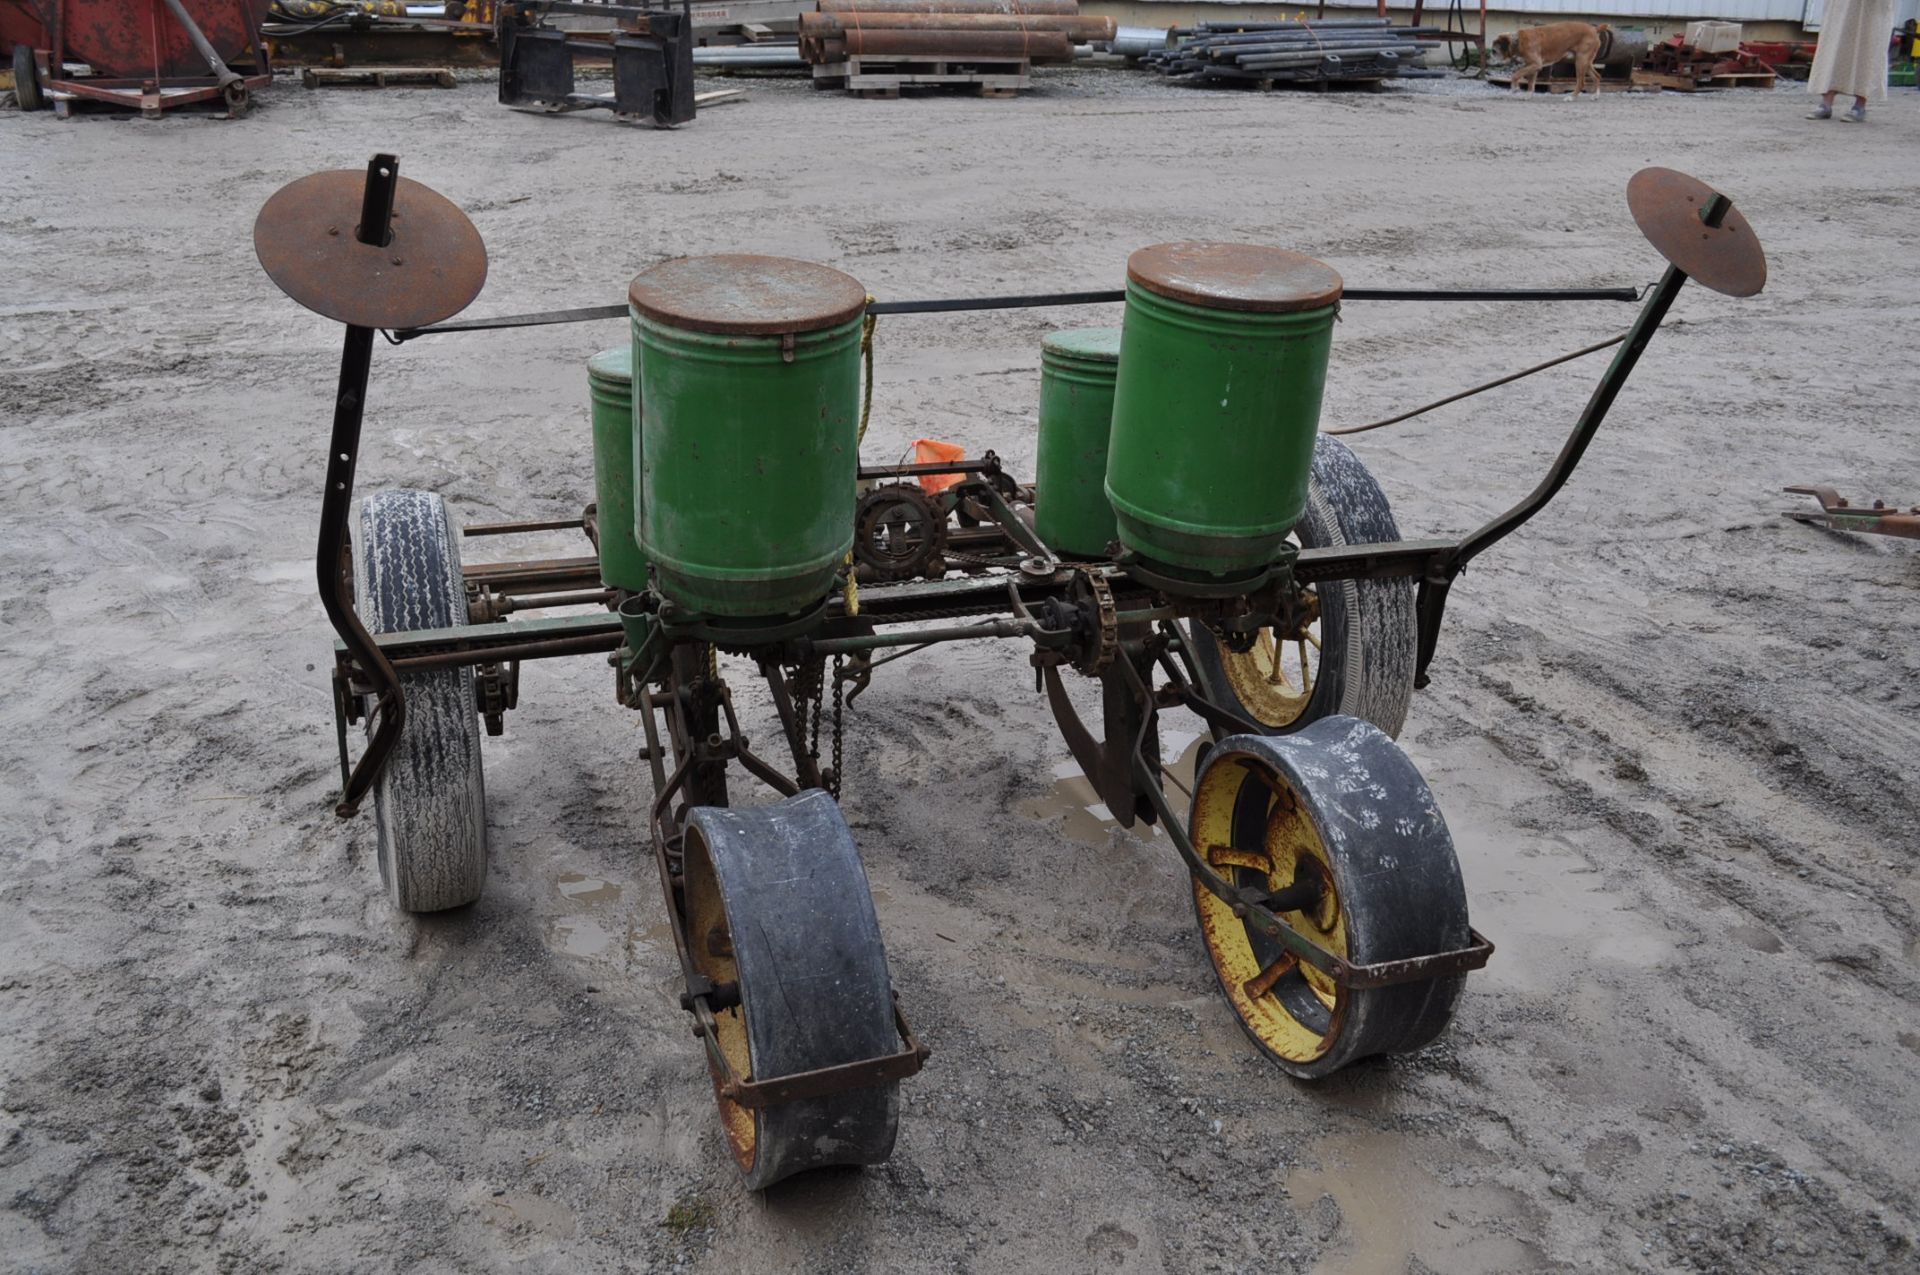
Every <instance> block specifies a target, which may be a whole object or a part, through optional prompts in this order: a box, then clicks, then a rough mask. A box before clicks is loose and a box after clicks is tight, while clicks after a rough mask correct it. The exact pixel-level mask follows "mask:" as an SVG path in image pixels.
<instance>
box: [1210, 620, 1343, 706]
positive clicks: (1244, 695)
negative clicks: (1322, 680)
mask: <svg viewBox="0 0 1920 1275" xmlns="http://www.w3.org/2000/svg"><path fill="white" fill-rule="evenodd" d="M1310 614H1311V615H1312V617H1313V618H1312V621H1311V622H1310V623H1309V624H1307V625H1306V627H1304V628H1302V629H1301V630H1300V631H1299V632H1297V633H1294V634H1291V635H1282V634H1280V633H1278V632H1276V631H1275V630H1274V629H1271V628H1265V629H1261V630H1260V632H1259V633H1258V634H1256V635H1255V636H1254V639H1253V648H1252V649H1251V650H1248V651H1229V650H1228V649H1227V648H1226V647H1224V646H1222V647H1221V648H1220V665H1221V667H1222V668H1223V669H1224V670H1225V671H1226V675H1227V685H1228V686H1230V687H1231V688H1232V689H1233V694H1234V697H1235V698H1236V699H1238V700H1239V701H1240V704H1241V706H1242V707H1244V708H1245V709H1246V710H1247V714H1248V716H1250V717H1252V718H1253V719H1254V720H1255V721H1257V722H1259V723H1260V724H1261V725H1262V726H1265V727H1268V728H1269V729H1276V730H1277V729H1279V728H1280V727H1283V726H1291V725H1293V723H1294V722H1296V721H1298V720H1299V719H1300V715H1301V714H1302V713H1304V712H1306V711H1307V702H1308V701H1309V700H1311V699H1312V698H1313V688H1314V684H1315V683H1316V682H1317V681H1318V680H1319V677H1320V617H1319V608H1318V607H1315V608H1313V610H1312V612H1311V613H1310Z"/></svg>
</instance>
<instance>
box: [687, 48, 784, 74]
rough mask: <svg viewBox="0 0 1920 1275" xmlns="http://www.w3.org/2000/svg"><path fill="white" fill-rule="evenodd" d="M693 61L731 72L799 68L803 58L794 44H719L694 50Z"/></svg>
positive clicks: (697, 64)
mask: <svg viewBox="0 0 1920 1275" xmlns="http://www.w3.org/2000/svg"><path fill="white" fill-rule="evenodd" d="M693 64H694V65H695V66H713V67H720V68H722V69H723V70H734V71H742V70H761V69H768V70H771V69H780V68H796V67H802V66H805V65H806V60H805V59H804V58H802V57H801V56H800V47H799V46H798V45H794V44H720V45H709V46H707V47H706V48H701V49H695V50H694V51H693Z"/></svg>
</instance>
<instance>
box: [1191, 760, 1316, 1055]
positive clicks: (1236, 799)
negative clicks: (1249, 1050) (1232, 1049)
mask: <svg viewBox="0 0 1920 1275" xmlns="http://www.w3.org/2000/svg"><path fill="white" fill-rule="evenodd" d="M1255 766H1259V767H1260V771H1259V773H1258V774H1257V775H1256V774H1254V773H1253V771H1252V769H1251V768H1252V767H1255ZM1249 785H1253V786H1254V788H1255V790H1256V791H1258V792H1261V793H1264V794H1265V795H1264V797H1256V798H1252V800H1256V801H1259V802H1261V808H1263V809H1264V817H1263V819H1262V821H1261V824H1262V826H1261V833H1260V835H1259V837H1258V843H1257V844H1247V842H1249V841H1252V840H1254V838H1253V837H1251V836H1247V835H1243V837H1242V839H1241V840H1240V841H1238V842H1236V841H1235V839H1234V835H1233V834H1234V831H1235V824H1236V823H1239V824H1240V826H1241V829H1242V831H1243V834H1244V833H1246V832H1248V831H1250V829H1249V825H1250V824H1251V823H1252V820H1251V819H1250V818H1249V817H1248V814H1247V810H1248V807H1247V806H1246V804H1245V802H1246V801H1247V800H1248V798H1247V797H1246V794H1247V791H1248V786H1249ZM1236 812H1238V814H1239V816H1240V817H1239V818H1238V819H1236V818H1235V815H1236ZM1192 835H1193V843H1194V846H1195V848H1196V849H1198V850H1199V851H1200V853H1201V854H1202V855H1204V856H1205V857H1206V859H1207V862H1208V863H1209V864H1210V865H1211V866H1212V867H1213V869H1214V870H1215V871H1216V872H1219V873H1220V874H1221V875H1222V876H1225V877H1226V878H1227V879H1228V880H1230V881H1232V882H1234V883H1235V884H1236V885H1241V886H1260V885H1262V884H1264V886H1265V887H1266V889H1267V891H1268V892H1269V893H1272V892H1275V891H1278V890H1281V889H1283V888H1285V887H1287V886H1290V885H1293V884H1294V883H1295V881H1296V880H1298V879H1302V878H1318V880H1319V882H1320V885H1321V890H1320V898H1319V901H1318V902H1317V903H1315V904H1313V905H1312V906H1310V907H1307V908H1303V909H1297V910H1295V911H1291V912H1283V913H1281V914H1280V917H1281V919H1282V920H1284V921H1285V922H1286V923H1287V924H1288V925H1291V926H1292V927H1293V928H1294V929H1295V930H1297V931H1299V932H1300V933H1301V934H1303V935H1305V936H1306V937H1307V938H1309V939H1311V940H1313V941H1314V942H1315V943H1317V944H1319V945H1320V946H1321V947H1323V948H1325V949H1327V950H1328V951H1330V952H1333V953H1334V954H1336V955H1338V956H1341V957H1345V956H1346V955H1347V954H1348V948H1347V930H1346V921H1345V918H1344V917H1343V915H1342V914H1341V908H1340V898H1339V894H1338V892H1337V891H1336V889H1335V887H1334V881H1333V865H1332V862H1331V860H1330V859H1329V858H1328V855H1327V850H1326V846H1325V845H1324V844H1322V842H1321V839H1320V833H1319V830H1318V829H1316V828H1315V827H1314V825H1313V821H1312V819H1311V818H1310V817H1309V815H1308V814H1307V810H1306V807H1305V804H1304V803H1303V802H1301V801H1300V800H1299V798H1298V797H1297V796H1296V795H1295V794H1294V793H1293V791H1292V790H1291V789H1290V788H1288V787H1287V786H1286V783H1285V781H1284V780H1283V779H1281V778H1280V777H1279V776H1277V775H1276V774H1274V773H1273V772H1272V771H1271V770H1269V769H1267V768H1266V767H1265V766H1261V763H1259V762H1258V761H1257V760H1254V759H1252V758H1240V759H1237V760H1233V761H1223V762H1222V763H1221V764H1217V765H1215V766H1213V767H1211V768H1210V769H1209V770H1208V771H1207V772H1206V774H1205V776H1204V777H1203V779H1202V782H1201V785H1200V789H1199V791H1198V792H1196V793H1195V794H1194V816H1193V828H1192ZM1193 892H1194V901H1195V903H1196V905H1197V907H1198V911H1199V914H1200V934H1201V938H1202V940H1203V941H1204V942H1205V944H1206V947H1207V955H1208V957H1209V958H1211V960H1212V961H1213V967H1214V970H1215V971H1216V972H1217V973H1218V975H1219V977H1220V985H1221V987H1222V989H1223V990H1225V992H1226V994H1227V1000H1228V1001H1229V1003H1231V1004H1232V1006H1233V1010H1234V1012H1235V1013H1236V1014H1238V1015H1239V1016H1240V1019H1241V1021H1242V1022H1244V1023H1245V1024H1246V1025H1247V1027H1248V1029H1249V1030H1250V1031H1252V1033H1253V1034H1254V1036H1255V1037H1256V1038H1258V1039H1259V1041H1260V1042H1261V1044H1263V1045H1265V1046H1266V1047H1267V1048H1268V1049H1270V1050H1272V1051H1273V1052H1274V1053H1275V1054H1277V1055H1278V1056H1280V1057H1281V1058H1284V1059H1286V1060H1288V1061H1289V1062H1299V1063H1306V1062H1311V1061H1313V1060H1314V1059H1315V1058H1318V1057H1319V1056H1320V1055H1322V1054H1324V1053H1325V1052H1326V1051H1327V1050H1328V1049H1330V1048H1332V1046H1333V1043H1334V1041H1335V1040H1336V1039H1337V1038H1338V1036H1339V1031H1340V1025H1341V1021H1342V1019H1343V1018H1344V1016H1345V1010H1346V996H1347V993H1346V992H1344V991H1343V990H1342V989H1341V988H1340V987H1339V986H1337V985H1336V984H1335V983H1334V982H1333V980H1332V979H1331V978H1330V977H1329V976H1328V975H1326V974H1324V973H1322V972H1321V971H1320V970H1317V969H1315V968H1314V967H1312V966H1311V965H1308V964H1306V963H1305V962H1303V961H1299V960H1297V959H1296V958H1294V957H1293V956H1292V955H1291V954H1290V953H1288V952H1286V951H1285V949H1283V948H1281V947H1280V946H1279V945H1278V944H1277V943H1275V942H1273V941H1272V940H1271V939H1268V938H1266V937H1265V936H1264V935H1260V934H1258V933H1256V932H1254V931H1252V930H1250V929H1249V928H1248V926H1247V924H1246V922H1245V921H1243V920H1241V919H1240V918H1238V917H1236V916H1234V914H1233V908H1232V905H1231V904H1228V903H1226V902H1223V901H1222V900H1220V899H1219V898H1216V897H1215V896H1214V895H1213V893H1212V892H1211V891H1209V890H1208V889H1207V888H1206V887H1205V886H1204V885H1202V884H1201V883H1200V882H1199V881H1198V880H1197V879H1196V880H1195V881H1194V882H1193Z"/></svg>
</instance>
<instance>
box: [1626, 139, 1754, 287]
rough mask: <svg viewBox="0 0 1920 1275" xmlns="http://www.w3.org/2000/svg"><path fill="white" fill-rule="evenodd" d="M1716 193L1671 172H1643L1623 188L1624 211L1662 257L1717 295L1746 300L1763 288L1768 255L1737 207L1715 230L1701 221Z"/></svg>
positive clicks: (1682, 174) (1670, 170) (1687, 177)
mask: <svg viewBox="0 0 1920 1275" xmlns="http://www.w3.org/2000/svg"><path fill="white" fill-rule="evenodd" d="M1718 193H1719V192H1718V191H1716V190H1714V188H1713V187H1711V186H1709V185H1707V184H1706V183H1705V182H1703V181H1701V180H1699V179H1698V178H1696V177H1689V176H1687V175H1686V174H1685V173H1677V172H1675V171H1674V170H1673V169H1671V168H1643V169H1641V170H1640V171H1639V172H1637V173H1635V174H1634V175H1633V180H1632V181H1629V182H1628V183H1627V207H1628V208H1630V209H1632V211H1633V220H1634V222H1635V224H1636V225H1638V226H1639V227H1640V233H1641V234H1643V235H1645V236H1646V237H1647V242H1648V243H1651V244H1652V245H1653V246H1654V247H1655V248H1657V249H1659V251H1660V255H1661V256H1663V257H1665V258H1666V259H1667V260H1668V261H1670V262H1672V263H1673V264H1674V265H1676V266H1678V267H1680V269H1682V270H1684V271H1686V272H1687V274H1688V276H1689V277H1691V278H1693V279H1697V280H1698V281H1699V282H1701V283H1702V284H1705V285H1706V286H1707V287H1709V288H1712V289H1713V290H1714V291H1715V292H1724V293H1726V294H1727V295H1728V296H1730V297H1750V296H1753V295H1754V294H1755V293H1757V292H1759V291H1760V289H1762V288H1764V287H1766V286H1767V254H1766V253H1765V252H1764V251H1762V250H1761V247H1760V240H1759V238H1758V237H1756V236H1755V235H1754V233H1753V227H1752V226H1750V225H1748V224H1747V219H1746V218H1745V217H1744V216H1742V215H1741V212H1740V210H1739V209H1738V208H1733V209H1729V210H1728V212H1727V215H1726V219H1725V220H1724V221H1722V222H1721V223H1720V225H1718V226H1709V225H1708V224H1707V223H1706V222H1704V221H1702V220H1701V219H1700V214H1701V213H1702V212H1703V211H1704V210H1705V209H1706V207H1707V204H1708V203H1709V202H1710V201H1711V200H1712V199H1713V197H1714V196H1715V195H1716V194H1718Z"/></svg>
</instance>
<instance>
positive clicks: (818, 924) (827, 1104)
mask: <svg viewBox="0 0 1920 1275" xmlns="http://www.w3.org/2000/svg"><path fill="white" fill-rule="evenodd" d="M687 826H688V834H687V842H688V850H687V860H686V861H687V875H686V880H687V899H688V911H689V914H690V916H697V917H701V918H705V917H708V916H710V915H711V909H712V906H713V899H712V898H711V897H710V896H709V894H708V893H707V892H709V891H712V890H715V889H717V891H718V903H719V904H720V906H721V907H722V908H723V909H724V915H725V917H726V924H727V929H728V931H729V932H730V935H731V939H732V953H731V963H732V967H733V968H732V970H731V971H724V970H709V969H707V968H706V965H705V963H706V962H707V960H708V957H707V955H706V951H705V949H704V948H703V947H702V945H701V942H700V938H701V936H700V935H699V934H697V933H690V934H689V936H688V942H689V946H690V947H692V948H693V949H694V959H695V961H696V962H697V963H702V966H703V972H707V973H709V975H710V976H711V975H712V974H713V973H723V974H724V973H729V972H730V973H731V974H732V975H733V976H734V977H736V978H737V979H738V981H739V984H740V1007H739V1010H738V1011H737V1012H738V1014H740V1015H741V1016H743V1017H744V1019H745V1023H746V1033H745V1035H746V1042H747V1048H748V1051H749V1056H750V1058H751V1061H752V1074H753V1077H754V1078H755V1079H766V1078H770V1077H778V1076H787V1075H792V1074H794V1073H796V1072H805V1071H814V1070H817V1069H819V1068H822V1067H833V1066H838V1065H841V1064H844V1063H851V1062H860V1061H863V1060H866V1059H869V1058H882V1057H886V1056H888V1055H890V1054H895V1053H898V1052H899V1051H900V1049H901V1048H902V1045H901V1043H900V1037H899V1034H898V1033H897V1032H896V1031H895V1029H894V1018H893V987H892V981H891V978H890V976H889V975H888V972H887V954H886V948H885V946H884V945H883V944H882V942H881V939H880V921H879V918H878V917H877V916H876V915H875V914H874V910H873V893H872V891H871V890H870V889H869V887H868V885H867V873H866V869H865V868H864V867H863V866H862V865H861V863H860V853H859V850H858V849H857V848H856V847H855V845H854V841H853V833H852V831H851V830H850V829H848V827H847V821H846V819H845V817H844V816H842V815H841V813H840V807H839V806H838V805H837V804H835V802H834V800H833V798H832V797H829V796H828V795H827V794H826V793H824V792H822V791H821V790H820V789H818V788H812V789H808V790H807V791H805V792H802V793H800V794H799V795H798V796H794V797H789V798H787V799H786V800H784V801H781V802H777V803H775V804H773V805H769V806H756V807H752V808H749V809H741V810H728V809H722V808H719V807H713V806H702V807H699V808H696V809H695V810H693V811H691V812H689V814H688V816H687ZM708 865H711V874H710V876H709V874H708V872H707V867H708ZM689 926H690V929H692V928H700V927H699V923H698V922H697V921H692V920H690V922H689ZM715 1080H716V1084H717V1082H718V1077H716V1078H715ZM899 1090H900V1086H899V1084H898V1083H897V1082H895V1083H891V1084H886V1085H879V1086H873V1087H870V1088H865V1089H851V1090H846V1091H844V1092H841V1093H837V1094H831V1095H828V1096H826V1097H823V1098H809V1099H804V1100H801V1101H798V1102H789V1103H782V1104H780V1105H778V1106H771V1107H762V1108H760V1109H759V1110H757V1111H752V1112H750V1113H748V1114H749V1115H750V1117H751V1118H752V1120H753V1122H754V1139H753V1147H752V1150H751V1152H746V1151H743V1150H742V1148H741V1147H740V1146H738V1145H735V1146H734V1148H733V1150H734V1159H735V1162H736V1165H737V1166H738V1167H739V1169H740V1171H741V1174H742V1176H743V1178H744V1179H745V1183H746V1187H747V1189H748V1190H750V1191H759V1190H764V1189H765V1188H767V1187H769V1186H772V1185H773V1184H774V1183H776V1182H778V1181H780V1180H781V1179H783V1178H788V1177H792V1176H793V1175H794V1174H796V1173H801V1172H804V1171H806V1170H808V1169H815V1168H819V1167H822V1166H825V1165H847V1164H879V1163H880V1162H882V1161H884V1160H885V1159H886V1158H887V1157H888V1156H889V1155H891V1154H892V1153H893V1143H894V1136H895V1133H896V1131H897V1129H898V1127H899V1119H900V1100H899ZM734 1110H735V1112H738V1111H739V1109H737V1108H736V1109H734ZM721 1114H722V1119H723V1121H725V1120H726V1118H727V1116H728V1114H729V1112H728V1110H727V1109H726V1107H723V1109H722V1113H721Z"/></svg>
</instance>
